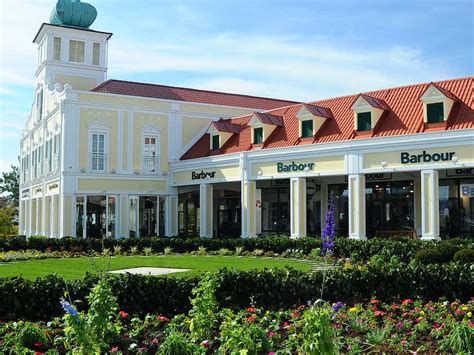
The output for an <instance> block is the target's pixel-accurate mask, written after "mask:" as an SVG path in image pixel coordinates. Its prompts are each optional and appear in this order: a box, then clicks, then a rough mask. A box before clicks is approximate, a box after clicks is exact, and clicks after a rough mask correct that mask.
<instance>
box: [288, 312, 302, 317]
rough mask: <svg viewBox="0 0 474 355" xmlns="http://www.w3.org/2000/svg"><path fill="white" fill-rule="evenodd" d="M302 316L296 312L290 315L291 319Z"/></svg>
mask: <svg viewBox="0 0 474 355" xmlns="http://www.w3.org/2000/svg"><path fill="white" fill-rule="evenodd" d="M300 315H301V313H300V312H298V311H296V310H295V311H293V312H292V313H291V314H290V317H291V318H298V317H299V316H300Z"/></svg>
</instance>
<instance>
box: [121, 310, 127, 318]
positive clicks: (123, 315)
mask: <svg viewBox="0 0 474 355" xmlns="http://www.w3.org/2000/svg"><path fill="white" fill-rule="evenodd" d="M119 315H120V317H122V318H127V316H128V313H127V312H124V311H120V312H119Z"/></svg>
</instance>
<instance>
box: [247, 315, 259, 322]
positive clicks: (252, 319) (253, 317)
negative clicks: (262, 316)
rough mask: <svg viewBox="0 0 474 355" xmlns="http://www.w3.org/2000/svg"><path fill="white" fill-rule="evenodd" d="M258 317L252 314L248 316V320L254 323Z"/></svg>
mask: <svg viewBox="0 0 474 355" xmlns="http://www.w3.org/2000/svg"><path fill="white" fill-rule="evenodd" d="M256 319H257V316H256V315H251V316H248V317H247V322H249V323H252V322H255V320H256Z"/></svg>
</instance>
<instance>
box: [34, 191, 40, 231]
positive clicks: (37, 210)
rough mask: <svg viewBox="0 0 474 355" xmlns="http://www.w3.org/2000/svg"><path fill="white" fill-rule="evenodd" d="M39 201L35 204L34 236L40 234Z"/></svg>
mask: <svg viewBox="0 0 474 355" xmlns="http://www.w3.org/2000/svg"><path fill="white" fill-rule="evenodd" d="M41 207H42V206H41V199H39V198H37V199H36V203H35V221H36V222H35V233H34V235H40V234H41Z"/></svg>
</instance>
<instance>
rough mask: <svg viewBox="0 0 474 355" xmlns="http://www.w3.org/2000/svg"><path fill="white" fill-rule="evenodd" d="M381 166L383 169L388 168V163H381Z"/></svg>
mask: <svg viewBox="0 0 474 355" xmlns="http://www.w3.org/2000/svg"><path fill="white" fill-rule="evenodd" d="M380 165H382V168H386V167H387V165H388V163H387V162H386V161H381V162H380Z"/></svg>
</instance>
